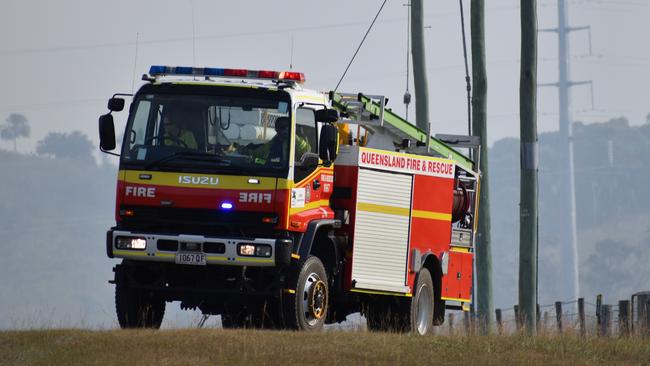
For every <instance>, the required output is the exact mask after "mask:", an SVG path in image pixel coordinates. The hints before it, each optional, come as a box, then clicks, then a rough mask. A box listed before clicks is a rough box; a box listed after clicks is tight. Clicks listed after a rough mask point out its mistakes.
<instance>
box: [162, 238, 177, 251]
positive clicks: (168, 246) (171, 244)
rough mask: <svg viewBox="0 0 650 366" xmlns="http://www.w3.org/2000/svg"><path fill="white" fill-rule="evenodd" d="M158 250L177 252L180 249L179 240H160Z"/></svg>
mask: <svg viewBox="0 0 650 366" xmlns="http://www.w3.org/2000/svg"><path fill="white" fill-rule="evenodd" d="M157 244H158V250H166V251H168V252H175V251H177V250H178V241H177V240H169V239H160V240H158V243H157Z"/></svg>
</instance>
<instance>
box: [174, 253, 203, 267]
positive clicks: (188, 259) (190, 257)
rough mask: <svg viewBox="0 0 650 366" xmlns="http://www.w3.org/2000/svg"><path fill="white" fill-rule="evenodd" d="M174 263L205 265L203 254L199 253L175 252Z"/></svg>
mask: <svg viewBox="0 0 650 366" xmlns="http://www.w3.org/2000/svg"><path fill="white" fill-rule="evenodd" d="M176 264H191V265H194V266H205V265H206V262H205V254H199V253H176Z"/></svg>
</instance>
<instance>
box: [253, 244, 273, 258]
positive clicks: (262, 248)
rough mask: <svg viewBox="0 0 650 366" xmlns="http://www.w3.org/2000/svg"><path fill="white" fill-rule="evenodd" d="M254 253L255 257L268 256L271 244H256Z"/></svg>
mask: <svg viewBox="0 0 650 366" xmlns="http://www.w3.org/2000/svg"><path fill="white" fill-rule="evenodd" d="M255 255H256V256H257V257H270V256H271V246H270V245H258V246H256V247H255Z"/></svg>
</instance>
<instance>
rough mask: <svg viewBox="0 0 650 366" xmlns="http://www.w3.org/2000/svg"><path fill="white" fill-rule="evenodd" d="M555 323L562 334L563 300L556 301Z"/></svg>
mask: <svg viewBox="0 0 650 366" xmlns="http://www.w3.org/2000/svg"><path fill="white" fill-rule="evenodd" d="M555 323H556V324H557V331H558V333H560V334H562V301H556V302H555Z"/></svg>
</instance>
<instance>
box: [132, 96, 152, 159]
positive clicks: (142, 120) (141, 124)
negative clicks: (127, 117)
mask: <svg viewBox="0 0 650 366" xmlns="http://www.w3.org/2000/svg"><path fill="white" fill-rule="evenodd" d="M150 109H151V102H150V101H148V100H142V101H140V102H139V103H138V109H137V110H136V111H135V116H134V117H133V126H132V127H131V134H130V136H129V137H128V142H129V144H128V146H129V151H130V150H131V149H132V148H133V146H135V145H143V144H144V143H145V141H146V135H147V133H146V131H147V122H148V119H149V110H150Z"/></svg>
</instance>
